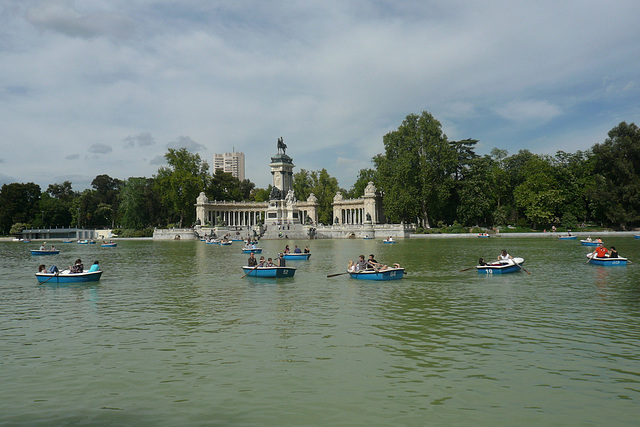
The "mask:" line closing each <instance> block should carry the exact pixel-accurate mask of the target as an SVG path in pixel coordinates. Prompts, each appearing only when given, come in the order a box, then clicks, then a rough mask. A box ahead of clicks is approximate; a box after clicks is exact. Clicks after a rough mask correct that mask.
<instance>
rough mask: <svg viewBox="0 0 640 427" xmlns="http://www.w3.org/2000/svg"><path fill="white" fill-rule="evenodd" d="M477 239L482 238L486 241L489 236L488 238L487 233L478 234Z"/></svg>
mask: <svg viewBox="0 0 640 427" xmlns="http://www.w3.org/2000/svg"><path fill="white" fill-rule="evenodd" d="M478 237H480V238H483V239H488V238H489V237H491V236H489V233H480V234H478Z"/></svg>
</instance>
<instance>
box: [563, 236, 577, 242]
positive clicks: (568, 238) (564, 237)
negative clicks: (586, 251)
mask: <svg viewBox="0 0 640 427" xmlns="http://www.w3.org/2000/svg"><path fill="white" fill-rule="evenodd" d="M577 238H578V236H558V240H576V239H577ZM581 241H582V240H581Z"/></svg>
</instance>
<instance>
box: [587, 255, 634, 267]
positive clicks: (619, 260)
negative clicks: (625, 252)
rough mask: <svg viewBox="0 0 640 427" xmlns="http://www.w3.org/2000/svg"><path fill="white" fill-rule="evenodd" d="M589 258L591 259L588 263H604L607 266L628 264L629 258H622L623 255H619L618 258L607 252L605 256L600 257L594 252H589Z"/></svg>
mask: <svg viewBox="0 0 640 427" xmlns="http://www.w3.org/2000/svg"><path fill="white" fill-rule="evenodd" d="M587 258H589V259H590V260H589V261H588V263H589V264H593V265H604V266H607V267H610V266H623V265H627V259H626V258H622V257H621V256H619V257H618V258H611V257H609V254H606V255H605V256H604V258H599V257H597V256H594V255H593V252H589V253H588V254H587Z"/></svg>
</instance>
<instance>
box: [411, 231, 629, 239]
mask: <svg viewBox="0 0 640 427" xmlns="http://www.w3.org/2000/svg"><path fill="white" fill-rule="evenodd" d="M636 234H640V232H638V231H576V232H573V231H572V232H571V235H572V236H578V239H586V238H587V237H589V236H591V237H602V236H629V237H633V236H634V235H636ZM566 235H567V233H553V232H549V233H492V234H490V236H491V238H492V239H493V238H503V237H536V238H538V237H547V238H554V239H555V238H557V237H559V236H566ZM409 238H410V239H468V238H478V233H442V234H410V235H409Z"/></svg>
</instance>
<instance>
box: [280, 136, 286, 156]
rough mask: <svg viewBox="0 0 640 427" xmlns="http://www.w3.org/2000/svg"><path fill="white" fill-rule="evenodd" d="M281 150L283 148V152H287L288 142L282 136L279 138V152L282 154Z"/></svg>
mask: <svg viewBox="0 0 640 427" xmlns="http://www.w3.org/2000/svg"><path fill="white" fill-rule="evenodd" d="M280 150H282V154H287V144H285V143H284V140H283V139H282V137H280V138H278V154H280Z"/></svg>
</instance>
